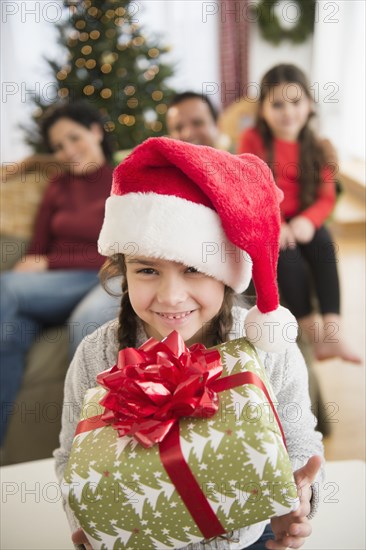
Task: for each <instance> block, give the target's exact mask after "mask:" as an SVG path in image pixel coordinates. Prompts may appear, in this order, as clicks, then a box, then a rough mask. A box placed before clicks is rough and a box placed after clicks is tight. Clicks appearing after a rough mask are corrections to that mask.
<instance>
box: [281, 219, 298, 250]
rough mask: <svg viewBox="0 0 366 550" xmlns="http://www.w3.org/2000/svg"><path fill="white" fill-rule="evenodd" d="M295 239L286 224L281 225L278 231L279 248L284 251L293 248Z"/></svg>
mask: <svg viewBox="0 0 366 550" xmlns="http://www.w3.org/2000/svg"><path fill="white" fill-rule="evenodd" d="M295 247H296V239H295V236H294V234H293V232H292V229H291V227H290V225H289V224H288V223H282V224H281V231H280V248H281V250H286V248H295Z"/></svg>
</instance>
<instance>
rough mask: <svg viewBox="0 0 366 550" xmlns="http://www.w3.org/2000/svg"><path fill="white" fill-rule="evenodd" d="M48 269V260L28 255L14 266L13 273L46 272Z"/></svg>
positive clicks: (44, 257) (43, 257)
mask: <svg viewBox="0 0 366 550" xmlns="http://www.w3.org/2000/svg"><path fill="white" fill-rule="evenodd" d="M47 269H48V260H47V258H46V256H36V255H31V254H29V255H28V256H25V257H24V258H22V259H21V260H19V262H17V263H16V264H15V266H14V271H20V272H23V273H26V272H29V273H30V272H32V273H36V272H41V271H47Z"/></svg>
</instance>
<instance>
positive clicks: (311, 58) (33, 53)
mask: <svg viewBox="0 0 366 550" xmlns="http://www.w3.org/2000/svg"><path fill="white" fill-rule="evenodd" d="M253 1H254V0H252V1H251V2H250V3H253ZM134 4H135V6H136V19H137V21H136V22H137V23H139V24H142V25H143V26H144V30H145V32H147V33H148V34H150V35H160V38H161V40H162V42H164V43H165V44H166V45H168V46H169V47H170V48H171V52H170V54H169V56H168V59H169V60H170V61H171V62H174V63H175V64H176V75H175V76H174V77H173V78H172V79H171V84H172V86H173V87H175V88H176V89H177V90H179V91H183V90H187V89H193V90H195V91H198V92H199V91H205V90H206V91H207V83H212V85H213V86H216V88H217V90H218V93H216V94H214V95H213V96H211V97H212V99H213V100H214V102H215V103H216V104H217V106H218V107H220V86H221V84H220V73H219V61H218V59H219V44H218V22H219V19H220V18H221V17H222V16H223V14H222V13H220V11H219V10H217V12H216V13H213V12H215V9H216V8H215V6H216V7H217V6H218V4H217V0H214V1H212V2H204V1H201V0H189V1H185V0H169V1H168V0H136V1H135V2H134ZM226 4H227V5H229V4H228V2H227V3H226ZM61 5H62V0H49V1H48V2H44V3H43V2H39V1H38V2H36V1H34V0H26V1H25V0H16V1H11V2H10V1H8V0H3V1H1V2H0V6H1V62H2V79H3V85H2V91H3V99H2V102H1V115H2V131H1V138H2V139H1V161H2V162H11V161H16V160H19V159H21V158H23V157H24V156H25V155H26V154H28V153H29V150H28V149H27V148H26V146H25V145H24V143H23V141H22V134H21V132H20V131H19V129H18V128H17V125H18V123H19V122H27V121H28V120H29V119H30V114H31V111H30V106H29V105H27V104H26V103H25V99H29V98H30V95H31V92H29V90H35V87H37V86H38V88H39V89H40V90H42V89H44V87H45V86H47V84H48V83H49V82H50V75H49V74H48V73H47V67H46V63H45V61H44V60H43V59H42V56H44V55H47V56H59V55H60V54H59V50H58V47H57V45H56V44H55V36H56V33H55V28H54V22H53V21H55V20H59V19H60V12H58V11H57V6H59V7H60V6H61ZM288 5H289V0H282V2H279V3H278V7H277V10H278V13H279V14H281V12H283V8H284V7H286V6H288ZM9 6H10V8H11V7H12V8H11V9H13V10H14V6H15V7H19V9H18V10H17V11H16V12H15V13H12V14H9V13H8V11H9V9H10V8H9ZM37 6H38V10H40V12H39V14H38V17H37ZM44 6H48V7H47V10H46V9H45V7H44ZM362 6H363V7H362ZM329 7H330V8H331V9H333V10H334V9H335V8H337V9H338V12H339V13H338V14H337V15H336V16H333V17H332V14H331V12H329ZM32 9H33V11H34V12H35V13H34V14H32ZM6 10H7V11H6ZM364 10H365V3H364V2H363V0H362V1H358V0H347V1H337V2H328V1H326V0H318V15H319V17H318V19H319V20H318V23H317V25H316V29H315V35H314V39H313V37H311V38H309V39H308V40H307V41H306V42H305V43H303V44H300V45H295V44H293V43H291V42H288V41H286V42H282V43H281V44H280V45H279V46H273V45H272V44H270V43H268V42H266V41H264V40H263V39H262V38H261V36H260V34H259V29H258V26H257V23H255V22H251V23H250V37H249V38H250V59H249V82H251V83H254V86H253V87H252V91H254V93H255V91H256V89H257V88H256V86H257V85H258V83H259V81H260V78H261V76H262V75H263V73H264V72H265V71H266V70H267V69H269V68H270V67H271V66H273V65H275V64H277V63H280V62H291V63H294V64H296V65H299V67H300V68H302V69H303V70H304V71H305V73H306V74H307V75H308V76H309V79H310V82H311V83H312V85H313V86H314V87H315V86H317V85H319V87H320V91H323V92H324V86H325V85H326V84H327V83H329V82H333V81H335V82H336V83H337V84H338V85H339V88H340V89H341V90H343V91H344V94H343V92H342V101H341V102H340V101H339V102H338V104H327V105H326V104H325V103H324V102H321V101H320V102H319V104H318V105H317V107H318V108H319V111H320V121H321V126H322V128H321V129H322V133H323V134H324V135H326V136H327V137H330V138H331V139H332V140H333V141H334V142H335V143H336V145H337V146H338V148H341V149H342V150H343V149H345V150H347V154H348V155H351V152H350V151H349V150H350V149H351V148H353V149H355V148H356V149H357V155H358V156H360V155H362V151H361V149H362V148H363V155H364V143H365V141H364V125H363V124H362V123H361V121H363V120H364V118H363V117H364V106H363V102H362V97H363V95H364V57H363V58H362V55H364V53H363V52H364V40H365V33H364V29H363V24H364V15H363V16H362V13H363V14H364ZM287 13H290V12H287ZM332 22H333V24H332ZM290 25H291V23H288V26H290ZM349 29H350V30H349ZM351 46H352V48H351ZM4 82H5V84H4ZM11 83H15V88H18V89H17V91H16V92H14V93H12V94H11V93H9V89H11V88H6V86H9V85H11ZM4 86H5V87H4ZM202 88H203V90H202ZM4 90H5V91H6V94H5V96H6V97H5V98H4ZM27 91H28V93H27ZM329 91H331V90H329V89H328V92H329ZM244 92H245V90H243V93H244ZM346 92H347V93H346ZM352 92H354V93H352ZM339 97H340V96H339ZM357 113H358V114H357ZM355 121H356V122H357V123H358V126H357V128H358V129H357V132H356V133H355V132H354V125H355ZM340 124H341V125H342V128H345V129H346V130H343V129H342V131H339V128H340V127H341V126H340ZM355 136H356V140H357V143H356V147H354V145H355V140H354V139H350V137H352V138H354V137H355ZM357 155H356V156H357Z"/></svg>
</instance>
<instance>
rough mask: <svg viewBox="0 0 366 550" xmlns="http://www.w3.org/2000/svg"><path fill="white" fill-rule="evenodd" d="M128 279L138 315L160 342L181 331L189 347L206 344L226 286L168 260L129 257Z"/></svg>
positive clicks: (148, 330)
mask: <svg viewBox="0 0 366 550" xmlns="http://www.w3.org/2000/svg"><path fill="white" fill-rule="evenodd" d="M126 276H127V283H128V293H129V298H130V302H131V305H132V307H133V309H134V311H135V312H136V314H137V315H138V317H140V319H141V320H142V322H143V324H144V327H145V330H146V333H147V335H148V336H152V337H154V338H157V339H159V340H160V339H162V338H164V337H165V336H167V335H168V334H170V332H171V331H172V330H177V331H179V332H180V334H181V335H182V337H183V339H184V340H185V341H186V342H187V341H189V344H191V343H193V342H194V341H202V339H203V338H204V334H205V333H206V332H207V329H208V327H209V326H210V322H211V320H212V319H213V318H214V317H215V315H217V313H218V312H219V311H220V308H221V305H222V302H223V298H224V289H225V286H224V284H223V283H221V282H220V281H217V280H216V279H213V278H212V277H209V276H207V275H204V274H203V273H201V272H199V271H197V270H196V269H195V268H193V267H187V266H185V265H183V264H179V263H176V262H172V261H168V260H160V259H159V260H157V259H151V258H144V257H128V256H127V257H126Z"/></svg>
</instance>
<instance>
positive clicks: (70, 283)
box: [0, 270, 120, 445]
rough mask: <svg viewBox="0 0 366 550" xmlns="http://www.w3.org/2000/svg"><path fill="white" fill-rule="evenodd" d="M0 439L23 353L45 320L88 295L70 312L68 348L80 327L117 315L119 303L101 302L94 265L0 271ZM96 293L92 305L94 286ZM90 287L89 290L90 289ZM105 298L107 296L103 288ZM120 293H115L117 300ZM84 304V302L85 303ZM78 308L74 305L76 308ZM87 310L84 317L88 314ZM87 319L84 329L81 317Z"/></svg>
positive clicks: (57, 318) (63, 315)
mask: <svg viewBox="0 0 366 550" xmlns="http://www.w3.org/2000/svg"><path fill="white" fill-rule="evenodd" d="M0 291H1V296H0V322H1V334H0V367H1V368H0V405H1V411H0V412H1V423H0V445H1V443H2V442H3V438H4V435H5V431H6V425H7V421H8V418H9V414H10V412H11V408H12V404H13V403H14V401H15V399H16V396H17V393H18V390H19V388H20V385H21V380H22V376H23V370H24V367H25V357H26V354H27V352H28V350H29V348H30V347H31V345H32V343H33V342H34V341H35V340H36V339H37V337H39V334H40V331H41V329H42V327H43V326H44V325H47V326H50V325H58V324H62V323H65V322H66V321H67V319H68V318H69V317H70V314H71V313H72V312H73V311H74V309H75V308H76V306H77V305H78V304H79V303H80V301H81V300H83V298H84V297H87V302H86V306H85V308H83V307H82V304H80V306H79V307H80V310H79V311H80V316H78V315H76V314H75V315H74V316H73V322H74V327H77V328H78V330H77V331H74V334H72V338H70V340H72V342H71V346H70V347H71V351H73V350H74V349H75V348H76V347H77V344H78V343H79V339H81V337H82V336H83V332H84V333H85V334H87V333H88V332H87V331H88V329H89V332H91V331H92V330H95V328H96V326H100V325H101V324H103V323H104V322H106V321H107V320H110V319H111V318H113V317H115V316H116V311H117V309H118V306H117V301H116V299H115V308H114V309H113V308H111V307H107V308H105V307H104V306H103V304H102V302H103V294H102V289H101V287H100V286H99V285H98V273H97V271H90V270H89V271H87V270H55V271H53V270H50V271H44V272H40V273H21V272H14V271H9V272H6V273H3V274H1V276H0ZM94 291H98V292H97V293H96V294H97V296H98V297H99V301H97V303H96V306H95V307H93V300H92V299H91V298H92V296H93V292H94ZM90 293H91V294H90ZM103 293H104V294H105V297H106V301H107V302H109V300H110V296H109V295H108V294H107V293H105V292H104V291H103ZM119 300H120V298H118V301H119ZM88 304H89V305H88ZM75 313H77V311H76V312H75ZM88 316H89V317H88ZM86 322H88V323H89V327H87V331H86V332H85V331H84V330H83V329H84V326H83V325H82V323H84V324H85V323H86Z"/></svg>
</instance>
